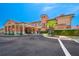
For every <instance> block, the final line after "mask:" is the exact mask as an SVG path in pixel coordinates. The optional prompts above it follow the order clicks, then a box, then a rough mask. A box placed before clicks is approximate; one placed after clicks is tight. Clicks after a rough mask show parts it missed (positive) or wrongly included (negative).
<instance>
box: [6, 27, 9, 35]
mask: <svg viewBox="0 0 79 59" xmlns="http://www.w3.org/2000/svg"><path fill="white" fill-rule="evenodd" d="M8 31H9V30H8V26H7V32H6V33H7V34H8V33H9V32H8Z"/></svg>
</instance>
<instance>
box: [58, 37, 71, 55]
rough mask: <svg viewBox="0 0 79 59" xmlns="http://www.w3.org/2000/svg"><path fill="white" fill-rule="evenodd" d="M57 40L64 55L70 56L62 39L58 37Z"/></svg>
mask: <svg viewBox="0 0 79 59" xmlns="http://www.w3.org/2000/svg"><path fill="white" fill-rule="evenodd" d="M58 41H59V43H60V46H61V48H62V50H63V52H64V53H65V55H66V56H71V54H70V53H69V52H68V50H67V49H66V48H65V46H64V44H63V43H62V41H61V40H60V38H58Z"/></svg>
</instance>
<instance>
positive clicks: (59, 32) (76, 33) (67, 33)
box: [53, 30, 79, 36]
mask: <svg viewBox="0 0 79 59" xmlns="http://www.w3.org/2000/svg"><path fill="white" fill-rule="evenodd" d="M53 34H54V35H63V36H64V35H65V36H79V30H54V33H53Z"/></svg>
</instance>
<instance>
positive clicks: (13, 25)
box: [3, 14, 73, 35]
mask: <svg viewBox="0 0 79 59" xmlns="http://www.w3.org/2000/svg"><path fill="white" fill-rule="evenodd" d="M72 18H73V14H69V15H60V16H58V17H56V18H55V19H54V20H55V22H56V23H55V26H54V27H53V25H52V26H47V23H48V21H50V19H49V18H48V16H47V15H45V14H43V15H41V20H40V21H36V22H31V23H25V22H15V21H13V20H11V19H10V20H8V21H7V23H5V25H4V28H3V32H4V33H5V34H7V35H8V34H14V35H19V34H22V35H26V34H28V33H38V32H39V31H46V30H48V29H49V28H50V27H51V28H53V29H54V30H63V29H71V20H72ZM51 22H53V20H51Z"/></svg>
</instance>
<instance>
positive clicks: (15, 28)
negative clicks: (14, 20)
mask: <svg viewBox="0 0 79 59" xmlns="http://www.w3.org/2000/svg"><path fill="white" fill-rule="evenodd" d="M14 34H15V35H16V24H15V25H14Z"/></svg>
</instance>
